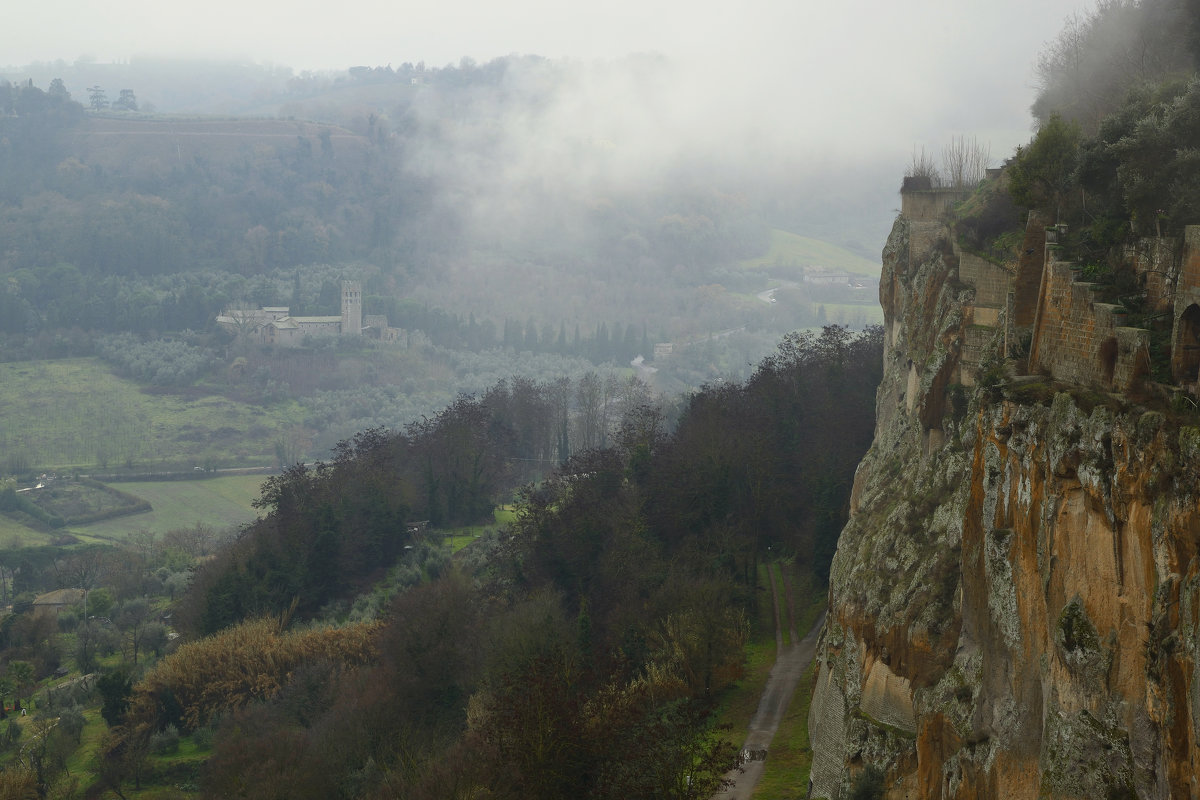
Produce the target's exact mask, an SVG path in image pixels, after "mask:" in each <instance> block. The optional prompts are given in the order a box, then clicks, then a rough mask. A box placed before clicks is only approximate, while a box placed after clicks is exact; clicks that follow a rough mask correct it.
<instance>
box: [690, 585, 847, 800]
mask: <svg viewBox="0 0 1200 800" xmlns="http://www.w3.org/2000/svg"><path fill="white" fill-rule="evenodd" d="M767 572H768V574H769V575H770V576H771V595H772V599H773V601H774V603H775V641H776V643H777V644H778V645H779V648H778V650H777V651H776V652H777V655H776V658H775V666H773V667H772V668H771V676H770V677H769V678H767V685H766V687H765V688H764V689H763V693H762V697H761V698H760V699H759V701H758V710H757V711H755V712H754V718H753V719H752V720H750V730H749V732H748V733H747V735H746V743H745V744H743V745H742V750H743V752H745V751H751V752H753V751H760V752H765V751H766V750H768V749H769V748H770V745H771V740H772V739H773V738H775V731H776V729H778V728H779V723H780V721H781V720H782V719H783V716H784V714H786V713H787V709H788V706H789V705H791V702H792V695H793V694H795V692H796V684H798V683H799V682H800V677H801V676H802V675H803V674H804V672H805V670H807V669H808V665H809V663H810V662H811V661H812V658H813V651H814V650H815V649H816V646H817V636H818V635H819V634H820V632H821V626H822V625H823V624H824V622H825V613H824V612H822V613H821V616H819V617H817V621H816V622H815V623H813V626H812V630H810V631H809V632H808V635H807V636H805V637H804V638H803V639H799V637H798V636H797V634H796V628H795V622H794V620H795V618H796V614H795V610H794V609H795V605H794V601H793V599H792V597H791V591H790V589H791V587H789V586H787V585H786V580H785V581H784V588H785V590H786V592H787V603H788V608H789V609H790V610H791V611H792V613H790V614H789V615H788V617H789V619H790V620H792V622H791V624H790V625H789V626H788V627H789V628H790V631H789V632H790V633H791V640H790V644H788V645H784V644H783V641H784V639H783V625H782V624H781V621H780V611H781V608H782V603H781V598H780V596H779V595H780V590H779V586H778V584H777V583H776V581H775V571H774V570H773V569H771V570H768V571H767ZM798 640H799V641H798ZM762 773H763V761H762V759H761V758H757V759H754V760H750V761H747V762H746V763H745V764H744V765H743V767H742V771H741V772H738V771H736V770H735V771H733V772H731V773H729V774H728V775H727V776H726V777H727V778H728V779H729V780H732V781H733V785H732V786H730V787H729V788H728V789H725V790H724V791H721V792H718V793H717V794H716V795H714V796H713V800H749V798H750V796H751V795H752V794H754V787H755V786H757V785H758V781H759V779H760V778H762ZM800 788H803V787H800Z"/></svg>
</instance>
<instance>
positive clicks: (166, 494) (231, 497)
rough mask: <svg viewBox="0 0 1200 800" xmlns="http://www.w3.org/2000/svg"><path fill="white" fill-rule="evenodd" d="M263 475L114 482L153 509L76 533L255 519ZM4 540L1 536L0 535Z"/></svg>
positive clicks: (118, 534) (115, 533)
mask: <svg viewBox="0 0 1200 800" xmlns="http://www.w3.org/2000/svg"><path fill="white" fill-rule="evenodd" d="M263 480H264V478H263V476H262V475H230V476H223V477H220V478H209V479H206V480H201V481H160V482H153V483H151V482H140V481H139V482H132V483H117V484H113V485H114V486H116V487H117V488H118V489H120V490H121V491H123V492H128V493H129V494H132V495H136V496H137V497H140V498H142V499H143V500H148V501H150V505H152V506H153V507H154V510H153V511H149V512H146V513H143V514H132V515H130V516H127V517H118V518H116V519H110V520H105V521H103V522H96V523H93V524H91V525H81V526H71V528H70V530H71V532H72V533H74V534H76V535H81V534H82V535H84V536H95V537H98V538H103V539H124V538H125V537H126V536H128V535H129V534H130V533H132V532H135V531H150V532H152V533H157V534H160V535H161V534H163V533H166V532H167V531H170V530H175V529H177V528H190V527H193V526H194V525H196V524H198V523H199V524H204V525H209V526H211V527H213V528H216V529H217V530H224V529H225V528H229V527H233V526H237V525H242V524H245V523H247V522H251V521H253V520H254V518H255V516H256V515H257V512H256V511H255V509H254V508H252V507H251V505H250V503H251V502H252V501H254V500H256V499H257V498H258V495H259V489H260V488H261V487H262V482H263ZM0 540H2V539H0Z"/></svg>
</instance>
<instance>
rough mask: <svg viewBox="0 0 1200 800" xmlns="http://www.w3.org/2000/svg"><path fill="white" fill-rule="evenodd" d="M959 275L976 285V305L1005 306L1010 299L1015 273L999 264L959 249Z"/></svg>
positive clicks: (967, 282)
mask: <svg viewBox="0 0 1200 800" xmlns="http://www.w3.org/2000/svg"><path fill="white" fill-rule="evenodd" d="M958 277H959V280H961V281H962V282H963V283H966V284H969V285H971V286H974V287H975V305H976V306H987V307H989V308H1003V307H1004V305H1005V303H1006V302H1007V300H1008V292H1009V290H1010V289H1011V287H1012V279H1013V275H1012V273H1011V272H1009V271H1008V270H1007V269H1005V268H1004V267H1002V266H1000V265H999V264H993V263H992V262H991V261H988V260H987V259H985V258H981V257H979V256H977V255H975V254H974V253H965V252H961V251H959V263H958Z"/></svg>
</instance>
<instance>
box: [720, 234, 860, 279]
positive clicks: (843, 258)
mask: <svg viewBox="0 0 1200 800" xmlns="http://www.w3.org/2000/svg"><path fill="white" fill-rule="evenodd" d="M741 265H742V268H743V269H756V270H766V271H768V272H769V271H770V270H771V268H772V267H776V266H790V267H825V268H826V269H841V270H845V271H846V272H849V273H851V274H853V275H864V276H866V277H869V278H878V277H879V269H880V267H879V264H878V262H875V261H870V260H868V259H865V258H862V257H861V256H857V255H855V254H854V253H851V252H850V251H849V250H846V249H843V248H841V247H838V246H837V245H835V244H830V243H829V242H823V241H821V240H820V239H810V238H809V237H807V236H800V235H798V234H795V233H788V232H787V231H781V230H778V229H776V230H772V231H771V249H770V250H768V251H767V254H766V255H764V256H760V257H758V258H752V259H749V260H747V261H743V262H741Z"/></svg>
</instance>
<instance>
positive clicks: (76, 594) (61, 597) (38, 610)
mask: <svg viewBox="0 0 1200 800" xmlns="http://www.w3.org/2000/svg"><path fill="white" fill-rule="evenodd" d="M82 602H83V589H56V590H54V591H53V592H46V593H45V594H43V595H39V596H38V597H35V598H34V600H33V615H34V617H50V616H53V617H57V616H58V615H59V614H60V613H62V611H63V610H64V609H68V608H70V607H71V606H77V605H79V604H80V603H82Z"/></svg>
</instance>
